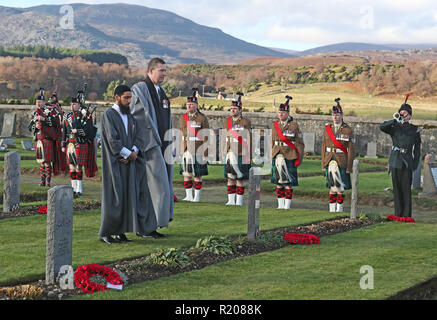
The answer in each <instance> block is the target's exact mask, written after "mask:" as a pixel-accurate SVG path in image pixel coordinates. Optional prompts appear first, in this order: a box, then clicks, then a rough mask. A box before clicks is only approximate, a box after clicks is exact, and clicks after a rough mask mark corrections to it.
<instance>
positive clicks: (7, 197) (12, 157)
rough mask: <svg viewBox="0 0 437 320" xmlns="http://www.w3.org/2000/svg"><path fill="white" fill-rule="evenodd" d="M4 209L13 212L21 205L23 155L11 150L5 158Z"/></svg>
mask: <svg viewBox="0 0 437 320" xmlns="http://www.w3.org/2000/svg"><path fill="white" fill-rule="evenodd" d="M3 171H4V174H3V175H4V186H3V211H4V212H12V211H14V210H18V209H19V207H20V171H21V155H20V154H19V153H18V152H15V151H11V152H8V153H6V154H5V158H4V170H3Z"/></svg>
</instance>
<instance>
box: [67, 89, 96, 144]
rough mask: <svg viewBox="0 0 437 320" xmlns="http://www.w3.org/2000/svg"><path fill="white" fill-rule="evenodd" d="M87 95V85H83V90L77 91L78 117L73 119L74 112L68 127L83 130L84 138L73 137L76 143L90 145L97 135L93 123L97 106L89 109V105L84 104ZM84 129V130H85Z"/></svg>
mask: <svg viewBox="0 0 437 320" xmlns="http://www.w3.org/2000/svg"><path fill="white" fill-rule="evenodd" d="M86 95H87V83H84V89H83V90H79V91H77V95H76V99H77V101H78V103H79V104H80V109H79V117H74V112H73V114H72V119H71V121H69V122H70V126H71V127H72V128H73V129H83V130H84V132H85V136H80V135H77V134H76V135H75V138H76V139H77V140H78V143H90V142H93V141H94V138H95V137H96V134H97V127H96V126H95V125H94V124H95V123H96V122H95V120H96V119H94V121H93V114H94V112H95V111H96V109H97V106H94V107H92V108H91V106H90V105H89V104H86ZM85 128H86V129H85Z"/></svg>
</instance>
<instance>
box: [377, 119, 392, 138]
mask: <svg viewBox="0 0 437 320" xmlns="http://www.w3.org/2000/svg"><path fill="white" fill-rule="evenodd" d="M395 124H396V120H395V119H393V120H389V121H384V122H383V123H381V124H380V125H379V129H380V130H381V131H382V132H385V133H387V134H389V135H392V133H393V128H394V126H395Z"/></svg>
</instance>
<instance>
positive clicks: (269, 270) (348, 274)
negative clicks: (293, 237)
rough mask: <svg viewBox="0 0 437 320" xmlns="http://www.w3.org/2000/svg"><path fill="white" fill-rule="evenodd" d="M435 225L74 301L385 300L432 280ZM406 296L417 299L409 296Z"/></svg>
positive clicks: (392, 229)
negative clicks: (366, 280)
mask: <svg viewBox="0 0 437 320" xmlns="http://www.w3.org/2000/svg"><path fill="white" fill-rule="evenodd" d="M436 228H437V227H436V225H435V224H423V223H415V224H411V223H410V224H408V223H400V222H383V223H379V224H376V225H372V226H367V227H365V228H362V229H356V230H352V231H349V232H344V233H338V234H335V235H330V236H326V237H322V238H321V243H320V244H317V245H309V246H308V245H288V246H285V247H284V248H281V249H278V250H274V251H268V252H263V253H259V254H256V255H251V256H246V257H241V258H237V259H233V260H229V261H226V262H220V263H218V264H215V265H211V266H207V267H205V268H203V269H200V270H194V271H189V272H186V273H179V274H176V275H172V276H168V277H162V278H159V279H156V280H151V281H146V282H142V283H137V284H133V285H132V286H128V287H126V288H125V289H124V290H123V291H121V292H119V291H115V290H112V291H105V292H101V293H96V294H93V295H81V296H76V297H74V299H90V300H91V299H96V300H106V299H119V300H124V299H129V300H167V299H168V300H235V299H237V300H251V299H256V300H321V299H323V300H374V299H387V298H390V297H392V296H394V295H395V294H396V293H398V292H399V291H402V290H405V289H407V288H410V287H412V286H414V285H415V284H417V283H420V282H423V281H426V280H428V279H430V278H432V277H435V276H436V273H435V270H436V267H437V257H436V256H435V255H432V254H430V252H432V250H434V248H435V247H436V245H437V238H436V237H435V236H434V235H435V232H436ZM363 266H371V267H372V268H373V270H374V281H373V289H372V290H363V289H361V288H360V281H361V278H362V277H363V276H364V275H365V274H367V271H366V272H365V273H364V272H363V273H361V272H360V270H361V268H362V267H363ZM434 288H435V286H434ZM434 294H435V289H434ZM409 297H410V298H413V299H414V295H410V296H409ZM427 298H428V299H429V298H430V297H427ZM431 298H434V299H435V298H436V297H435V296H434V297H431Z"/></svg>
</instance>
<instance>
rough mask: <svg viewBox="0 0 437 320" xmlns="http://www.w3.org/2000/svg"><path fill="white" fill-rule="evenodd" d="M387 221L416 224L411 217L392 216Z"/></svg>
mask: <svg viewBox="0 0 437 320" xmlns="http://www.w3.org/2000/svg"><path fill="white" fill-rule="evenodd" d="M387 220H390V221H400V222H412V223H414V222H416V220H414V219H413V218H411V217H398V216H394V215H392V214H391V215H389V216H388V217H387Z"/></svg>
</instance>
